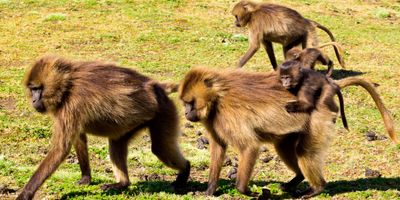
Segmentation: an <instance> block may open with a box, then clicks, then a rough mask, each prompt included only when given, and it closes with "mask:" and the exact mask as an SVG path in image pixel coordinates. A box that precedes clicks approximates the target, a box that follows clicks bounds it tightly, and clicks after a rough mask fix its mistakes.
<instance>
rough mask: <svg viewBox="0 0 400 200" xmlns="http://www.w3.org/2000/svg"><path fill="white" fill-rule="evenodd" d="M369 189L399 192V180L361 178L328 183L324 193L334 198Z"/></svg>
mask: <svg viewBox="0 0 400 200" xmlns="http://www.w3.org/2000/svg"><path fill="white" fill-rule="evenodd" d="M370 189H372V190H379V191H386V190H390V189H395V190H398V191H400V178H362V179H356V180H347V181H332V182H329V183H328V185H327V186H326V188H325V191H324V193H326V194H329V195H330V196H334V195H336V194H341V193H346V192H354V191H365V190H370Z"/></svg>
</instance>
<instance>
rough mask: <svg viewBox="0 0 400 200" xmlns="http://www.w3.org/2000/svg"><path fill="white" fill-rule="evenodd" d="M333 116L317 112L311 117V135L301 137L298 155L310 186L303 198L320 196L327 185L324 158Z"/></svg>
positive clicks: (326, 112)
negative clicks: (324, 174) (324, 173)
mask: <svg viewBox="0 0 400 200" xmlns="http://www.w3.org/2000/svg"><path fill="white" fill-rule="evenodd" d="M332 117H333V115H332V114H331V112H330V111H326V110H325V111H323V112H320V111H315V112H313V113H312V115H311V123H310V129H311V131H310V133H308V134H303V135H301V138H300V140H299V143H298V145H297V148H296V155H297V159H298V163H299V167H300V169H301V172H302V174H303V175H304V177H305V178H306V179H307V181H308V182H309V184H310V188H309V189H308V190H306V191H304V192H303V193H302V194H301V195H303V196H302V198H310V197H313V196H315V195H318V194H320V193H321V192H322V191H323V190H324V188H325V185H326V181H325V179H324V176H323V166H324V157H325V153H326V152H327V149H328V145H329V138H330V132H331V131H332V128H333V122H332Z"/></svg>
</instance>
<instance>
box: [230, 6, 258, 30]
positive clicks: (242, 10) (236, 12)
mask: <svg viewBox="0 0 400 200" xmlns="http://www.w3.org/2000/svg"><path fill="white" fill-rule="evenodd" d="M254 10H255V4H254V3H253V2H251V1H240V2H239V3H237V4H236V5H235V6H234V7H233V9H232V11H231V13H232V15H233V16H235V19H236V20H235V25H236V26H237V27H245V26H246V25H247V23H249V21H250V19H251V13H252V12H253V11H254Z"/></svg>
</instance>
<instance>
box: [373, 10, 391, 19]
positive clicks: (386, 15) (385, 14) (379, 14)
mask: <svg viewBox="0 0 400 200" xmlns="http://www.w3.org/2000/svg"><path fill="white" fill-rule="evenodd" d="M375 16H376V17H378V18H381V19H386V18H389V17H390V11H389V10H388V9H386V8H378V9H376V10H375Z"/></svg>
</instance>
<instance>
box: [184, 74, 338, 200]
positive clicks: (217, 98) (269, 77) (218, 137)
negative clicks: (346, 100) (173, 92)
mask: <svg viewBox="0 0 400 200" xmlns="http://www.w3.org/2000/svg"><path fill="white" fill-rule="evenodd" d="M179 97H180V99H181V100H182V101H183V102H184V104H185V116H186V118H187V119H188V120H190V121H194V122H196V121H199V122H201V123H202V124H203V125H204V126H205V127H206V128H207V130H208V133H209V135H210V137H209V138H210V151H211V163H210V172H209V182H208V188H207V191H206V194H208V195H212V194H213V193H214V192H215V191H216V188H217V181H218V178H219V174H220V170H221V166H222V164H223V161H224V157H225V152H226V149H227V147H228V145H232V146H233V147H234V148H235V149H237V150H238V152H239V166H238V175H237V181H236V187H237V189H238V190H239V191H240V192H242V193H248V192H249V189H248V187H247V185H248V182H249V179H250V177H251V173H252V171H253V167H254V164H255V161H256V159H257V157H258V150H259V147H260V145H262V143H264V142H270V143H272V144H273V145H274V146H275V148H276V150H277V152H278V154H279V156H280V157H281V159H282V160H283V161H284V162H285V164H286V165H287V166H288V167H289V168H290V169H291V170H292V171H294V172H295V174H296V176H295V177H294V178H293V179H292V180H291V181H289V182H288V183H285V184H283V185H282V188H283V189H285V190H289V191H290V190H293V189H294V188H295V187H296V186H297V185H298V184H299V183H300V182H301V181H303V179H304V177H305V178H306V179H307V180H308V181H309V183H310V186H311V189H310V190H307V191H306V192H304V193H303V195H304V196H303V197H311V196H314V195H316V194H319V193H320V192H321V191H323V188H324V186H325V184H326V182H325V180H324V178H323V173H322V169H323V163H324V162H323V160H324V157H325V153H326V152H327V146H328V144H329V141H330V137H331V133H332V132H333V128H334V124H333V120H334V119H335V118H336V113H335V112H331V111H330V110H328V109H321V110H318V111H316V112H312V113H311V114H310V115H308V114H305V113H288V112H286V110H285V105H286V103H287V102H288V101H291V100H295V99H296V97H295V96H294V95H292V94H291V93H289V92H288V91H287V90H285V88H283V87H282V85H281V84H280V83H279V79H278V77H277V75H276V73H275V72H270V73H249V72H243V71H220V72H217V71H212V70H207V69H203V68H195V69H192V70H190V71H189V72H188V73H187V74H186V76H185V78H184V80H183V81H182V83H181V85H180V88H179Z"/></svg>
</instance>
